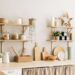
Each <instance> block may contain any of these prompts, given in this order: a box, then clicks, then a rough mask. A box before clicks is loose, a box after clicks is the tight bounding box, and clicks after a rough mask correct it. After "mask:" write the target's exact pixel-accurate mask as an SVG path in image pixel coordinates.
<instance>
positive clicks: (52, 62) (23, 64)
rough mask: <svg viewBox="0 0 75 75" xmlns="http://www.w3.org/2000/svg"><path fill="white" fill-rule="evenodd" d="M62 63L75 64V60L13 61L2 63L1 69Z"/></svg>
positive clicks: (60, 64)
mask: <svg viewBox="0 0 75 75" xmlns="http://www.w3.org/2000/svg"><path fill="white" fill-rule="evenodd" d="M62 65H75V61H70V60H67V61H32V62H25V63H16V62H11V63H8V64H4V63H0V69H16V68H18V69H19V68H34V67H50V66H62Z"/></svg>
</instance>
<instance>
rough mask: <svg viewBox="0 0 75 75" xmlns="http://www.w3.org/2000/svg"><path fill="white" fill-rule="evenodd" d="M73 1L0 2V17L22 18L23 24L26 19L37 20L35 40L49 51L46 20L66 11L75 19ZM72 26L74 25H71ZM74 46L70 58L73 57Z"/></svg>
mask: <svg viewBox="0 0 75 75" xmlns="http://www.w3.org/2000/svg"><path fill="white" fill-rule="evenodd" d="M74 7H75V0H0V17H6V18H8V19H11V20H16V19H17V18H18V17H22V18H23V21H24V22H25V21H26V20H27V19H28V18H31V17H34V18H36V19H37V25H36V27H37V29H36V30H37V31H36V33H37V40H38V42H39V44H40V45H41V47H43V46H46V45H47V46H46V47H47V48H48V50H50V48H49V47H50V43H47V42H46V41H45V40H46V39H47V36H48V34H47V28H46V25H47V20H48V19H50V18H51V17H52V16H57V17H58V16H60V15H61V14H62V13H63V12H65V11H68V12H69V13H70V14H71V16H73V17H74V18H75V8H74ZM73 25H74V23H73ZM74 46H75V44H73V49H72V58H75V56H74V51H73V50H74Z"/></svg>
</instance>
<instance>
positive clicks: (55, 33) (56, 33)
mask: <svg viewBox="0 0 75 75" xmlns="http://www.w3.org/2000/svg"><path fill="white" fill-rule="evenodd" d="M60 35H61V33H60V32H59V31H55V32H53V36H60Z"/></svg>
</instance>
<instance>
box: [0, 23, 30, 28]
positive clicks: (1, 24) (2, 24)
mask: <svg viewBox="0 0 75 75" xmlns="http://www.w3.org/2000/svg"><path fill="white" fill-rule="evenodd" d="M0 26H24V27H29V26H30V25H26V24H5V23H0Z"/></svg>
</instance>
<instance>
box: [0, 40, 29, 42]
mask: <svg viewBox="0 0 75 75" xmlns="http://www.w3.org/2000/svg"><path fill="white" fill-rule="evenodd" d="M0 42H28V40H0Z"/></svg>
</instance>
